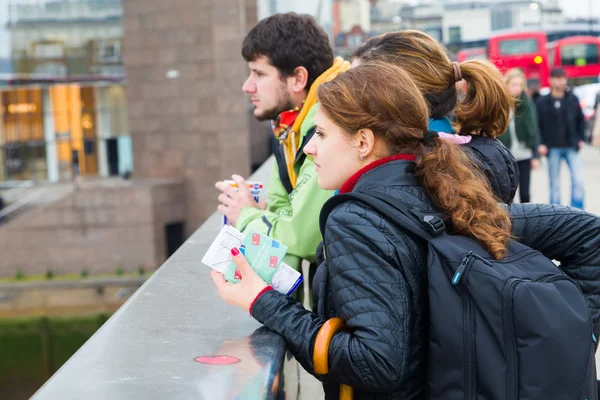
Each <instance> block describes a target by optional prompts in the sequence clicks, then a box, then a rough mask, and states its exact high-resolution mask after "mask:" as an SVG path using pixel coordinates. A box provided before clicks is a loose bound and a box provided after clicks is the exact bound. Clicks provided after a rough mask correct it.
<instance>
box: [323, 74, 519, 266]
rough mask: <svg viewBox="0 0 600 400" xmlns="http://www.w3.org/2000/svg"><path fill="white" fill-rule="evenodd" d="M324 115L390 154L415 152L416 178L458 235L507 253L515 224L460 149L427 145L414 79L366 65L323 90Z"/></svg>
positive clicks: (424, 115) (425, 113)
mask: <svg viewBox="0 0 600 400" xmlns="http://www.w3.org/2000/svg"><path fill="white" fill-rule="evenodd" d="M318 96H319V102H320V106H321V108H322V110H323V111H324V112H325V114H326V115H327V116H328V117H329V118H330V119H331V120H332V121H333V122H334V123H335V124H336V125H338V126H339V127H341V128H342V129H343V131H344V132H345V133H346V134H347V135H348V136H350V137H351V136H353V135H355V134H356V133H357V132H358V131H359V130H360V129H364V128H368V129H370V130H371V131H372V132H373V134H374V135H375V137H376V139H377V140H383V141H384V143H385V144H386V147H387V149H388V152H389V154H386V155H383V156H388V155H393V154H400V153H408V154H415V155H416V156H418V158H420V162H418V164H417V168H416V174H417V175H418V176H419V178H420V181H421V183H422V185H423V186H424V187H425V189H426V190H427V192H428V193H429V195H430V196H431V198H432V200H433V202H434V203H435V204H436V205H437V207H438V208H440V209H441V210H442V211H443V212H444V213H446V214H447V215H448V216H450V221H451V223H450V228H451V230H452V232H453V233H457V234H463V235H467V236H470V237H472V238H474V239H476V240H477V241H478V242H479V243H481V244H482V245H483V246H484V247H485V248H486V249H487V250H488V252H489V253H490V254H491V255H492V256H493V257H494V258H496V259H500V258H502V257H503V256H504V254H505V253H506V249H507V246H508V241H509V239H510V232H511V221H510V218H509V216H508V213H507V212H506V211H505V210H504V209H502V208H501V207H500V205H499V204H498V203H497V201H496V198H495V197H494V194H493V193H492V191H491V189H490V187H489V185H488V183H487V181H486V180H485V178H484V177H483V176H481V175H480V173H478V172H477V171H478V169H477V168H475V167H474V166H473V164H472V162H471V161H470V159H469V157H468V156H467V155H466V154H465V153H464V152H463V151H462V150H461V149H460V148H459V146H456V145H451V144H448V143H446V142H445V141H443V140H441V139H439V138H434V139H432V140H431V141H430V142H429V143H427V147H426V146H425V145H424V144H423V143H422V139H423V136H424V132H425V131H426V130H427V124H428V119H429V116H428V111H427V110H428V107H427V103H426V102H425V99H424V98H423V95H422V94H421V92H420V91H419V89H418V87H417V85H416V84H415V83H414V81H413V80H412V79H411V78H410V77H409V75H408V74H407V73H406V72H405V71H404V70H402V69H401V68H398V67H396V66H394V65H392V64H388V63H367V64H362V65H360V66H358V67H356V68H353V69H350V70H349V71H347V72H345V73H343V74H340V75H338V76H337V77H336V78H335V79H333V80H332V81H330V82H328V83H324V84H322V85H321V87H320V88H319V92H318Z"/></svg>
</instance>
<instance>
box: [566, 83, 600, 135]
mask: <svg viewBox="0 0 600 400" xmlns="http://www.w3.org/2000/svg"><path fill="white" fill-rule="evenodd" d="M573 93H574V94H575V96H577V98H578V99H579V104H580V105H581V110H582V111H583V116H584V118H585V142H586V143H590V141H591V138H592V126H594V121H595V118H597V117H598V116H596V115H595V113H596V109H595V107H594V106H595V104H596V96H598V94H599V93H600V83H590V84H587V85H581V86H575V87H574V88H573Z"/></svg>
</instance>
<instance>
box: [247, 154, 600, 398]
mask: <svg viewBox="0 0 600 400" xmlns="http://www.w3.org/2000/svg"><path fill="white" fill-rule="evenodd" d="M413 167H414V164H413V163H411V162H408V161H391V162H389V163H387V164H384V165H382V166H379V167H377V168H375V169H373V170H371V171H369V172H367V173H366V174H365V175H363V176H362V177H361V179H360V180H359V181H358V183H357V185H356V186H355V188H354V191H361V192H369V191H373V190H379V191H383V192H386V193H389V194H392V195H393V196H395V197H397V198H398V206H399V207H402V205H403V204H411V205H415V206H418V207H419V208H421V209H422V210H424V211H434V209H433V205H432V204H431V202H430V200H429V198H428V196H427V194H426V193H425V191H424V190H423V188H421V187H420V186H419V185H418V182H417V181H416V178H415V177H414V175H413V173H412V170H413ZM511 213H512V216H513V221H514V230H513V233H514V234H515V235H516V236H518V237H520V241H521V242H523V243H525V244H528V245H530V246H532V247H534V248H536V249H538V250H541V251H543V252H544V253H545V254H546V255H548V256H549V257H553V258H555V259H558V260H560V261H562V262H563V268H564V269H565V271H566V272H567V273H569V275H571V276H572V277H574V278H576V279H577V280H578V282H579V283H580V285H581V287H582V289H583V290H584V291H585V292H586V294H587V299H588V301H589V303H590V306H591V308H593V312H594V315H595V319H596V321H598V319H599V314H600V311H599V310H600V283H598V282H600V268H599V267H600V219H598V218H597V217H595V216H592V215H589V214H586V213H584V212H582V211H576V210H573V209H569V208H567V207H556V206H550V205H540V206H538V205H513V206H511ZM324 241H325V243H327V253H328V254H326V259H325V257H324V255H321V256H319V260H320V262H321V264H320V266H319V268H318V271H317V275H316V276H315V279H314V284H313V291H314V295H315V301H314V303H313V304H314V305H315V311H316V313H313V312H310V311H308V310H305V309H304V308H303V307H302V305H301V304H300V303H298V302H297V301H295V300H293V299H291V298H289V297H286V296H284V295H282V294H280V293H278V292H275V291H269V292H266V293H264V294H263V295H261V296H260V297H259V298H258V299H257V301H256V302H255V303H254V306H253V308H252V315H253V316H254V317H255V318H256V319H257V320H258V321H259V322H261V323H263V324H264V325H265V326H266V327H268V328H269V329H271V330H274V331H276V332H278V333H279V334H281V335H282V336H283V337H284V338H285V339H286V342H287V344H288V346H289V349H290V350H291V351H292V353H293V354H294V356H295V357H296V359H297V360H298V361H299V362H300V363H301V364H302V366H303V367H304V368H305V369H306V370H307V371H308V372H310V373H312V374H314V369H313V346H314V339H315V337H316V334H317V332H318V331H319V329H320V327H321V326H322V325H323V323H324V322H325V321H326V320H327V319H329V318H332V317H334V316H337V317H341V318H342V319H343V320H344V321H345V322H346V325H347V326H348V327H349V330H348V331H344V332H339V333H337V334H336V335H335V336H334V337H333V340H332V342H331V345H330V348H329V369H330V371H329V374H328V375H327V376H320V375H319V376H317V378H318V379H320V380H321V381H323V382H324V389H325V393H326V398H327V399H337V398H339V397H338V396H339V391H338V390H339V384H340V383H345V384H349V385H351V386H353V387H354V388H355V399H422V398H425V393H424V392H423V390H424V386H425V385H424V381H425V378H426V365H425V360H426V355H427V342H428V323H429V322H428V303H427V286H426V284H427V283H426V276H427V274H426V271H425V261H426V254H425V251H426V247H425V243H424V242H422V241H421V240H420V239H417V238H415V237H412V236H411V235H410V234H408V233H406V232H403V231H400V230H398V229H397V228H395V227H394V226H393V224H392V223H391V222H389V221H386V220H385V219H384V218H382V217H381V216H380V215H378V214H377V213H376V212H374V211H373V210H371V209H368V208H365V207H364V206H362V205H360V204H358V203H353V202H345V203H342V204H340V205H338V206H337V207H336V208H335V209H334V210H333V211H332V212H331V213H330V214H329V216H328V217H327V220H326V225H325V232H324Z"/></svg>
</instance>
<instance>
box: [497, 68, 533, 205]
mask: <svg viewBox="0 0 600 400" xmlns="http://www.w3.org/2000/svg"><path fill="white" fill-rule="evenodd" d="M504 82H505V83H506V86H507V87H508V91H509V92H510V94H511V95H512V96H513V97H514V98H515V99H516V103H515V111H514V113H511V114H512V115H511V116H512V117H513V118H511V121H510V125H509V126H508V129H507V130H506V132H505V133H504V135H502V136H500V137H499V138H498V139H499V140H500V141H501V142H502V143H504V145H505V146H506V147H507V148H508V149H509V150H510V152H511V153H512V155H513V156H515V159H516V160H517V165H518V166H519V193H520V200H521V203H529V201H530V200H531V198H530V192H529V186H530V181H531V170H532V169H536V168H537V167H538V166H539V163H540V160H539V156H538V154H537V147H538V126H537V114H536V111H535V106H534V104H533V102H532V101H531V99H530V98H529V96H527V94H526V93H525V89H526V79H525V74H524V73H523V71H521V70H520V69H519V68H513V69H510V70H508V71H507V72H506V74H505V75H504Z"/></svg>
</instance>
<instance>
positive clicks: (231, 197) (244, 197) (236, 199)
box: [215, 175, 266, 225]
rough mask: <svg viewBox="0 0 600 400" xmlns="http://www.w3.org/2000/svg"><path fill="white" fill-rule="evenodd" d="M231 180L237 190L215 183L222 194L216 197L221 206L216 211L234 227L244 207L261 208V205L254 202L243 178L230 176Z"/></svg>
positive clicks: (224, 184) (225, 184) (221, 182)
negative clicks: (235, 184)
mask: <svg viewBox="0 0 600 400" xmlns="http://www.w3.org/2000/svg"><path fill="white" fill-rule="evenodd" d="M231 179H233V180H234V181H235V183H237V185H238V187H237V188H235V187H231V186H229V185H228V184H227V183H225V182H223V181H219V182H217V183H216V184H215V187H216V188H217V189H219V190H220V191H221V192H222V193H221V194H220V195H219V197H218V199H219V203H221V204H219V206H218V207H217V209H218V210H219V211H220V212H222V213H223V214H224V215H225V216H226V217H227V219H228V220H229V221H231V224H233V225H235V224H236V222H237V220H238V218H239V216H240V212H241V211H242V209H243V208H244V207H255V208H262V207H261V206H262V205H259V204H258V203H257V202H256V201H255V200H254V197H252V194H251V193H250V190H249V189H248V184H247V183H246V181H245V180H244V178H242V177H241V176H239V175H232V177H231ZM265 208H266V205H265ZM265 208H262V209H263V210H264V209H265Z"/></svg>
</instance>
